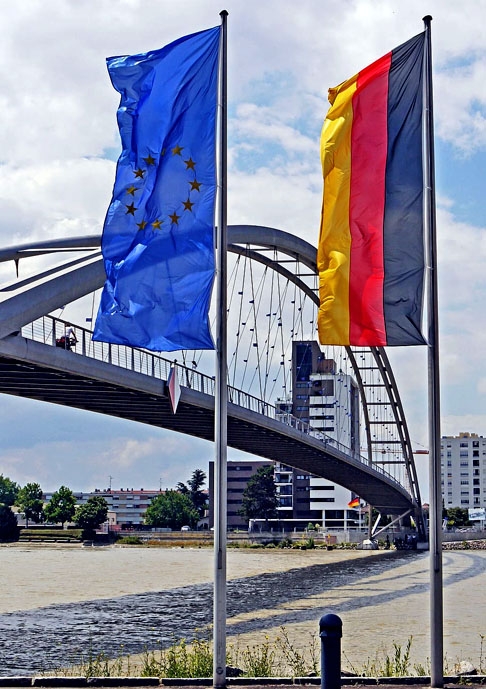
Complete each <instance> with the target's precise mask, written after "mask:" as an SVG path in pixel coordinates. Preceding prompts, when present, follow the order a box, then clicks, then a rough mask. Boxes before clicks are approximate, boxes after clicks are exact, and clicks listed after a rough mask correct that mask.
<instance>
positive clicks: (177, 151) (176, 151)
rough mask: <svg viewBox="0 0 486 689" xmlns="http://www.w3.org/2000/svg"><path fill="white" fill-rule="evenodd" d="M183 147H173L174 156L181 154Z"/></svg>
mask: <svg viewBox="0 0 486 689" xmlns="http://www.w3.org/2000/svg"><path fill="white" fill-rule="evenodd" d="M182 151H183V149H182V148H181V147H180V146H174V148H173V149H172V155H173V156H180V155H181V153H182Z"/></svg>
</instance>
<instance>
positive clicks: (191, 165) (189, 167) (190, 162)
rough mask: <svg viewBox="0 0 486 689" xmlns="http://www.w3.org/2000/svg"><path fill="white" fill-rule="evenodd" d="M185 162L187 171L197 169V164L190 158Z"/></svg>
mask: <svg viewBox="0 0 486 689" xmlns="http://www.w3.org/2000/svg"><path fill="white" fill-rule="evenodd" d="M184 162H185V164H186V169H187V170H194V168H195V167H196V163H195V162H194V161H193V159H192V158H189V159H188V160H185V161H184Z"/></svg>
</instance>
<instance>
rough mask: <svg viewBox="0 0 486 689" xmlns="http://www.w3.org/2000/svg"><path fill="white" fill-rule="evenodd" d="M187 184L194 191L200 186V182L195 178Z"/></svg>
mask: <svg viewBox="0 0 486 689" xmlns="http://www.w3.org/2000/svg"><path fill="white" fill-rule="evenodd" d="M189 184H190V185H191V189H193V190H195V191H199V189H200V187H201V182H198V181H197V180H196V179H194V180H192V182H189Z"/></svg>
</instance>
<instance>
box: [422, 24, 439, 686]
mask: <svg viewBox="0 0 486 689" xmlns="http://www.w3.org/2000/svg"><path fill="white" fill-rule="evenodd" d="M423 21H424V25H425V64H424V70H425V72H424V76H425V80H424V110H425V136H424V185H425V199H424V200H425V223H426V225H425V229H426V238H427V239H426V241H427V251H428V261H429V285H428V302H427V316H428V324H429V332H428V348H427V353H428V388H429V443H430V454H429V487H430V496H429V500H430V508H429V509H430V512H429V548H430V646H431V651H430V684H431V686H432V687H442V686H444V658H443V607H442V489H441V471H440V384H439V322H438V298H437V232H436V216H435V156H434V119H433V99H432V43H431V35H430V23H431V21H432V17H431V16H429V15H427V16H426V17H424V18H423Z"/></svg>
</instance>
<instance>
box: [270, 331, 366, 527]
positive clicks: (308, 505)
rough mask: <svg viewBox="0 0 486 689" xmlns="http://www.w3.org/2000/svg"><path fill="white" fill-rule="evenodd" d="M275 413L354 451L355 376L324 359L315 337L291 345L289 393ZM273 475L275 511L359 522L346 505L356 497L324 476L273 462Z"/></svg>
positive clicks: (335, 523) (329, 522) (329, 523)
mask: <svg viewBox="0 0 486 689" xmlns="http://www.w3.org/2000/svg"><path fill="white" fill-rule="evenodd" d="M276 408H277V418H280V419H281V420H282V421H284V420H285V415H287V414H291V415H293V416H295V417H297V418H299V419H301V420H302V421H304V422H305V423H308V424H309V425H310V426H311V427H312V429H313V431H314V433H315V434H316V435H317V436H318V437H319V435H322V437H324V436H325V437H326V438H327V439H330V440H331V442H333V441H334V442H335V443H336V444H341V445H343V446H345V447H346V448H348V451H349V450H351V451H352V452H356V453H359V447H360V438H359V435H360V426H359V393H358V387H357V385H356V382H355V381H354V380H353V378H352V377H351V376H350V375H349V374H346V373H344V372H343V371H341V370H339V369H338V367H337V365H336V362H335V361H334V360H333V359H326V357H325V355H324V354H323V352H322V351H321V348H320V346H319V344H318V343H317V342H315V341H300V342H294V343H293V345H292V398H291V399H284V400H277V403H276ZM275 481H276V483H277V491H278V493H279V496H280V508H279V512H280V513H281V514H282V515H285V516H286V517H287V518H289V519H295V520H307V521H312V522H318V523H322V525H323V526H325V527H327V528H333V527H334V528H339V529H347V528H350V527H354V526H357V525H358V522H359V517H360V515H359V511H357V510H351V509H349V508H348V502H350V500H351V499H352V498H353V497H355V496H354V495H351V493H350V491H349V490H347V489H346V488H343V487H342V486H338V485H337V484H335V483H331V482H330V481H326V479H323V478H318V477H316V476H311V475H310V474H306V473H304V472H299V471H296V470H293V469H291V468H290V467H286V466H285V465H281V464H278V463H277V465H276V469H275Z"/></svg>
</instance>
